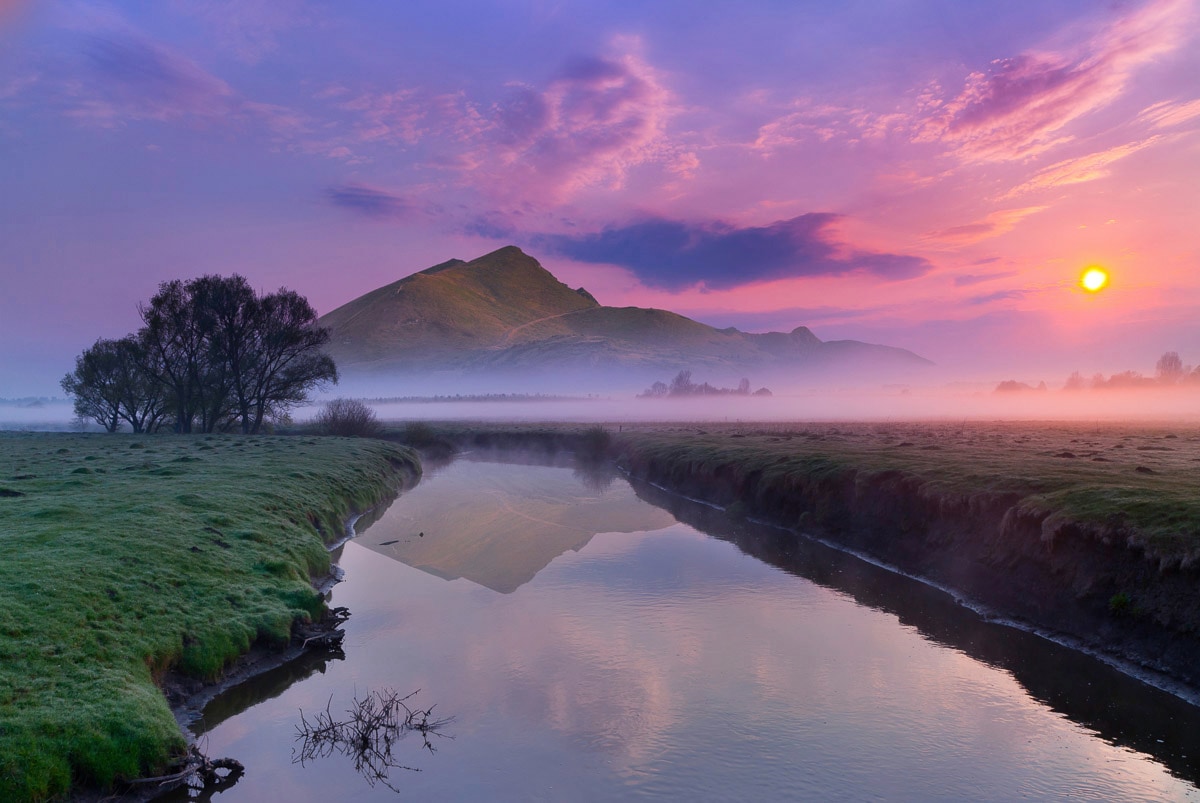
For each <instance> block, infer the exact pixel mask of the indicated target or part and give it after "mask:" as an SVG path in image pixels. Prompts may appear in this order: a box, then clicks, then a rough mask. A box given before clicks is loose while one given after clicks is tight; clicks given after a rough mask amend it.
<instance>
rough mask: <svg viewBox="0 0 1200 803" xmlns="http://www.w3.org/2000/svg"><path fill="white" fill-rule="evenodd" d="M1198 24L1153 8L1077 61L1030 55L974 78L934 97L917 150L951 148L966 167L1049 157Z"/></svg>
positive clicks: (1183, 13) (1172, 4)
mask: <svg viewBox="0 0 1200 803" xmlns="http://www.w3.org/2000/svg"><path fill="white" fill-rule="evenodd" d="M1188 17H1190V8H1189V4H1188V3H1187V2H1185V0H1163V1H1161V2H1154V3H1151V4H1149V5H1147V6H1145V7H1143V8H1142V9H1140V10H1138V11H1137V12H1135V13H1133V14H1130V15H1127V16H1126V17H1124V18H1122V19H1120V20H1117V21H1116V22H1114V23H1113V24H1112V25H1110V26H1108V27H1107V28H1105V29H1104V30H1103V31H1101V32H1100V33H1099V34H1097V35H1096V36H1094V37H1092V38H1091V39H1090V40H1089V41H1088V42H1087V43H1086V44H1085V45H1084V46H1082V47H1079V48H1077V49H1076V50H1075V52H1073V53H1070V52H1068V53H1056V52H1040V53H1039V52H1026V53H1023V54H1020V55H1018V56H1015V57H1012V58H1006V59H999V60H997V61H995V62H993V63H992V65H991V69H989V70H988V71H987V72H974V73H971V74H970V75H969V76H968V77H967V79H966V82H965V86H964V87H963V89H962V90H961V91H960V92H959V93H958V94H957V95H955V96H954V97H953V98H950V99H948V100H942V99H940V98H939V97H937V95H938V93H937V92H934V93H932V94H931V95H930V96H929V97H928V98H927V101H926V103H927V107H928V108H929V110H930V114H929V115H928V117H927V118H926V119H925V120H924V123H923V125H921V127H920V128H919V130H918V131H917V132H916V136H915V137H914V140H915V141H917V142H945V143H948V144H949V145H951V146H952V147H953V148H954V149H955V151H956V152H957V154H958V155H959V157H960V158H962V159H963V160H965V161H977V162H987V161H1000V160H1007V159H1014V158H1018V159H1019V158H1027V157H1031V156H1036V155H1037V154H1040V153H1043V152H1045V151H1047V150H1049V149H1051V148H1053V147H1055V146H1057V145H1060V144H1062V143H1064V142H1067V141H1069V140H1070V139H1071V138H1072V137H1071V135H1070V134H1069V133H1068V132H1067V131H1066V130H1065V129H1066V127H1067V126H1068V124H1069V123H1072V122H1073V121H1075V120H1078V119H1079V118H1080V117H1083V116H1084V115H1086V114H1088V113H1090V112H1094V111H1096V110H1098V109H1101V108H1103V107H1105V106H1107V105H1108V104H1110V103H1111V102H1112V101H1113V100H1114V99H1115V98H1116V97H1117V96H1119V95H1120V94H1121V93H1122V92H1123V91H1124V90H1125V88H1126V85H1127V84H1128V82H1129V79H1130V77H1131V74H1132V73H1133V71H1134V69H1135V68H1137V67H1139V66H1140V65H1142V64H1145V63H1147V62H1149V61H1150V60H1152V59H1153V58H1155V57H1156V56H1158V55H1160V54H1163V53H1166V52H1169V51H1171V50H1173V49H1175V48H1176V47H1177V46H1178V45H1179V44H1180V42H1181V41H1182V40H1183V30H1185V28H1186V24H1185V23H1186V20H1187V18H1188Z"/></svg>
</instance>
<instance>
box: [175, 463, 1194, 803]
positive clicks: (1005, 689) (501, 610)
mask: <svg viewBox="0 0 1200 803" xmlns="http://www.w3.org/2000/svg"><path fill="white" fill-rule="evenodd" d="M359 530H360V533H359V534H358V536H357V537H356V538H355V539H354V540H352V541H350V542H348V543H346V544H345V545H344V546H343V547H341V548H340V553H339V554H338V555H337V556H336V558H337V560H338V563H339V565H340V566H341V567H342V569H343V570H344V572H345V578H344V581H343V582H342V583H340V584H339V585H337V586H335V588H334V590H333V592H332V599H331V604H332V605H336V606H346V607H347V608H349V609H350V611H352V613H353V615H352V617H351V618H350V620H349V621H348V622H347V624H346V625H345V629H346V633H347V635H346V639H345V642H344V645H343V649H344V657H342V656H309V657H307V658H305V659H303V660H302V661H300V662H298V663H295V664H292V665H290V666H288V667H284V668H282V669H280V670H277V671H276V672H273V673H270V674H268V675H266V676H263V677H260V678H258V679H256V680H255V681H252V682H251V683H248V684H244V685H243V686H240V687H238V688H236V689H233V690H231V691H229V692H227V693H226V694H224V695H222V696H221V697H218V698H217V699H216V700H214V701H213V702H212V703H211V704H210V705H209V706H208V708H207V709H206V710H205V714H204V719H203V720H202V721H201V722H200V723H198V724H197V726H196V730H197V731H198V732H200V733H201V734H202V735H201V736H200V744H201V746H202V748H203V749H204V750H205V752H206V753H208V754H209V755H211V756H224V755H229V756H233V757H235V758H237V759H239V760H240V761H242V762H243V763H244V764H245V766H246V773H245V775H244V776H243V777H242V778H241V779H239V780H238V782H237V783H236V784H235V785H234V786H232V787H230V788H229V789H227V790H226V791H224V792H223V793H221V794H220V795H219V796H218V797H216V798H214V799H219V800H221V801H243V800H244V801H253V802H254V803H262V801H273V800H288V801H308V800H311V801H330V800H339V801H341V800H356V801H357V800H362V801H383V800H394V799H397V798H398V797H406V798H411V797H418V798H424V799H427V800H438V801H459V800H471V801H475V800H564V801H577V800H587V801H593V800H594V801H605V800H614V801H615V800H630V799H644V798H657V799H665V800H685V799H686V800H966V799H971V800H1022V799H1026V800H1062V799H1071V800H1200V789H1198V788H1197V785H1196V783H1197V780H1198V779H1200V712H1198V711H1197V709H1196V708H1195V707H1193V706H1191V705H1190V704H1188V703H1186V702H1184V701H1182V700H1179V699H1177V698H1175V697H1172V696H1170V695H1168V694H1166V693H1164V692H1160V691H1158V690H1155V689H1153V688H1150V687H1148V686H1145V685H1143V684H1141V683H1139V682H1138V681H1136V680H1134V679H1132V678H1129V677H1127V676H1125V675H1122V674H1120V673H1118V672H1116V671H1115V670H1113V669H1111V668H1110V667H1108V666H1106V665H1104V664H1102V663H1100V662H1098V661H1096V660H1094V659H1092V658H1089V657H1087V656H1084V655H1080V654H1078V653H1075V652H1072V651H1070V650H1067V649H1065V648H1063V647H1060V646H1058V645H1055V644H1053V643H1051V642H1049V641H1046V640H1044V639H1042V638H1039V637H1037V636H1034V635H1031V634H1028V633H1025V632H1022V631H1020V630H1017V629H1015V628H1012V627H1007V626H1003V625H1000V624H996V623H992V622H988V621H985V620H984V619H983V618H981V617H980V616H979V615H978V614H976V613H975V612H973V611H971V610H968V609H967V608H964V607H962V606H961V605H958V604H956V603H955V602H954V600H953V599H952V598H950V597H949V596H948V595H946V594H944V593H943V592H941V591H938V590H936V589H932V588H929V587H927V586H925V585H923V584H921V583H919V582H916V581H914V580H911V579H908V578H904V577H900V576H897V575H895V574H892V573H890V572H887V571H885V570H883V569H881V568H879V567H876V566H873V565H871V564H869V563H866V562H864V561H861V560H859V559H857V558H855V557H853V556H850V555H847V554H844V553H842V552H838V551H836V550H833V549H830V548H828V547H825V546H822V545H821V544H819V543H816V542H813V541H810V540H808V539H804V538H798V537H797V536H795V535H794V534H791V533H785V532H781V531H778V530H774V529H771V528H768V527H764V526H759V525H755V524H753V523H748V522H738V521H731V520H729V519H727V518H726V517H725V516H724V514H722V513H720V512H719V511H715V510H713V509H711V508H708V507H706V506H704V505H699V504H697V503H693V502H689V501H687V500H682V499H679V498H678V497H673V496H670V495H668V494H665V493H663V492H661V491H658V490H657V489H654V488H651V487H641V486H639V487H637V488H634V487H633V486H631V485H630V484H629V483H628V482H626V481H625V480H624V479H623V478H620V477H615V476H613V475H611V474H607V473H606V472H605V471H604V470H602V469H594V470H581V469H577V468H574V469H573V468H571V467H569V466H546V465H530V464H523V463H516V462H507V463H500V462H484V461H478V462H477V461H472V460H470V459H459V460H457V461H455V462H453V463H451V464H449V465H448V466H445V467H443V468H440V469H436V470H432V471H430V472H428V473H427V474H426V476H425V477H424V478H423V479H422V481H421V483H420V484H419V485H418V486H417V487H416V488H414V489H412V490H410V491H408V492H406V493H405V494H403V495H402V496H401V497H399V498H398V499H397V500H395V501H394V502H393V503H392V504H391V505H390V506H389V507H388V508H387V509H386V510H383V511H381V515H379V516H378V518H377V519H376V520H375V521H373V522H370V523H368V522H367V521H365V520H364V521H362V522H360V526H359ZM387 690H392V691H395V692H396V693H398V694H399V695H401V696H403V695H407V694H409V693H412V692H416V694H415V695H414V696H413V697H411V698H409V700H408V701H407V702H408V704H409V705H410V706H413V707H419V708H429V707H430V706H433V710H434V713H433V715H432V716H431V719H438V718H448V719H449V720H450V721H449V722H447V723H446V724H444V725H442V726H441V728H440V730H439V732H438V733H434V734H430V736H429V741H430V743H431V745H432V747H433V748H434V750H432V751H431V750H428V749H425V747H424V744H423V741H424V740H423V738H422V735H421V734H420V733H417V732H409V733H408V734H407V735H406V736H404V738H403V739H401V740H400V741H399V742H398V743H396V744H395V745H393V752H392V758H393V760H392V762H391V763H392V764H402V765H405V766H406V767H408V768H410V769H405V768H401V767H398V766H397V767H394V768H392V769H391V770H390V771H386V769H385V771H384V772H382V773H378V774H377V775H378V777H372V774H371V773H370V772H369V771H368V772H363V771H361V768H360V769H356V767H355V761H354V760H353V758H352V757H351V756H348V755H344V754H343V753H342V752H339V751H338V750H337V749H336V748H331V749H326V750H324V751H322V750H316V751H311V752H310V754H308V755H305V754H304V751H303V748H304V746H305V741H304V739H303V738H301V737H300V736H299V735H298V733H297V728H298V726H299V725H300V724H301V717H300V713H301V711H303V713H304V717H305V719H306V720H308V721H309V722H310V723H311V722H312V721H313V720H314V718H315V717H316V716H317V715H318V714H319V712H322V711H325V710H326V709H327V708H328V710H329V712H330V713H331V715H332V716H333V718H334V719H339V718H340V719H345V718H346V715H345V712H346V710H347V709H348V708H349V707H351V706H352V704H353V702H354V700H355V698H359V699H362V698H365V697H366V696H368V695H370V694H372V693H380V692H386V691H387ZM418 690H419V691H418ZM310 747H311V743H310ZM377 769H378V766H377ZM389 785H390V787H394V789H393V788H389ZM394 790H398V791H399V793H400V794H399V795H398V794H397V791H394Z"/></svg>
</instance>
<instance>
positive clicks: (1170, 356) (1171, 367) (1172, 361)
mask: <svg viewBox="0 0 1200 803" xmlns="http://www.w3.org/2000/svg"><path fill="white" fill-rule="evenodd" d="M1154 373H1155V374H1156V375H1157V376H1158V380H1159V381H1160V382H1166V383H1169V384H1172V385H1173V384H1175V383H1176V382H1178V381H1179V380H1181V379H1183V374H1184V370H1183V360H1182V359H1180V357H1179V352H1176V351H1168V352H1166V353H1165V354H1163V355H1162V356H1161V357H1159V358H1158V362H1157V363H1155V365H1154Z"/></svg>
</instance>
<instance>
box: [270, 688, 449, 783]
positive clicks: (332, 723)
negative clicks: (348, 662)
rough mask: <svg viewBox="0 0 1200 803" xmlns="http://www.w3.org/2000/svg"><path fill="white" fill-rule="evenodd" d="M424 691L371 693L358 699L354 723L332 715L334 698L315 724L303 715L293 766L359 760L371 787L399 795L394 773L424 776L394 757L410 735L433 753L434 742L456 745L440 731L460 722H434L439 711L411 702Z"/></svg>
mask: <svg viewBox="0 0 1200 803" xmlns="http://www.w3.org/2000/svg"><path fill="white" fill-rule="evenodd" d="M420 691H421V690H420V689H417V691H414V692H412V693H411V694H408V695H406V696H404V697H401V696H400V695H399V694H398V693H397V692H395V691H393V690H392V689H384V690H383V691H382V692H370V693H368V694H367V696H366V697H363V698H361V699H360V698H358V697H355V698H354V704H353V705H352V706H351V707H350V708H348V709H347V710H346V713H347V714H348V715H349V719H345V720H336V719H334V718H333V714H332V713H331V712H330V706H331V705H332V703H333V697H332V696H331V697H330V698H329V702H327V703H326V704H325V710H324V711H320V712H318V713H317V714H316V716H314V717H313V719H312V720H311V721H310V720H309V719H308V718H307V717H305V716H304V711H303V710H301V711H300V724H299V725H297V726H296V739H297V741H300V740H303V742H302V744H301V745H300V747H299V748H298V749H296V750H293V752H292V762H293V763H299V764H301V765H304V764H305V763H307V762H309V761H314V760H316V759H318V758H324V757H326V756H331V755H333V754H335V753H339V754H341V755H344V756H347V757H349V758H351V759H353V760H354V768H355V769H356V770H357V771H358V772H359V773H360V774H361V775H362V776H363V777H364V778H366V780H367V783H368V784H369V785H370V786H374V785H375V784H376V783H381V784H383V785H384V786H386V787H387V788H388V789H391V790H392V791H393V792H397V793H399V792H400V790H399V789H397V788H396V787H395V786H393V785H392V783H391V781H390V780H389V773H390V772H391V771H392V770H408V771H410V772H420V769H419V768H416V767H409V766H407V765H405V764H402V763H400V761H399V760H398V759H397V758H396V757H395V756H393V754H392V749H393V747H394V746H395V745H396V744H397V743H398V742H400V741H401V740H402V739H403V738H404V737H405V736H407V735H408V734H409V733H410V732H416V733H419V734H420V735H421V739H422V745H421V747H422V749H425V750H428V751H429V752H431V753H433V752H436V749H435V748H434V746H433V741H432V740H431V739H430V737H431V736H438V737H441V738H446V739H453V738H454V737H453V736H447V735H446V734H444V733H441V732H440V730H441V728H442V727H444V726H445V725H448V724H449V723H451V722H453V721H454V718H453V717H446V718H444V719H436V718H433V709H434V708H435V706H432V705H431V706H430V707H429V708H427V709H421V708H412V707H410V706H409V704H408V701H409V700H411V699H412V698H413V697H415V696H416V695H417V694H419V693H420Z"/></svg>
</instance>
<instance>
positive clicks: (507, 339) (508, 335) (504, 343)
mask: <svg viewBox="0 0 1200 803" xmlns="http://www.w3.org/2000/svg"><path fill="white" fill-rule="evenodd" d="M583 311H584V310H580V309H574V310H571V311H570V312H560V313H558V314H557V315H547V316H546V317H544V318H536V319H534V320H532V321H526V322H525V323H523V324H521V325H520V326H514V327H513V328H512V329H509V330H508V331H507V332H505V333H504V337H503V338H501V339H500V341H499V342H498V343H496V345H494V346H492V348H494V349H502V348H507V347H508V345H509V344H510V343H512V339H513V336H514V335H515V334H516V333H517V332H519V331H521V330H522V329H525V328H527V327H529V326H533V325H534V324H535V323H541V322H543V321H551V320H554V319H555V318H565V317H567V316H568V315H574V314H575V313H577V312H583Z"/></svg>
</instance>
